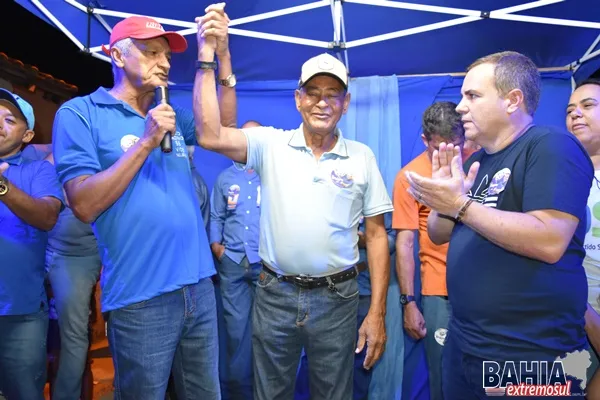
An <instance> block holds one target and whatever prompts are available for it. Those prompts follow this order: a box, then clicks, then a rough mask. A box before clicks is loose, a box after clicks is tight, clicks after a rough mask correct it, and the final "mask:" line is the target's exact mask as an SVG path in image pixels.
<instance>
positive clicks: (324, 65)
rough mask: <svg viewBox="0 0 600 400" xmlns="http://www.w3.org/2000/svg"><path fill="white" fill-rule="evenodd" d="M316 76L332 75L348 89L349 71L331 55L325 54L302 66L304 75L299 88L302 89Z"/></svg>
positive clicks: (301, 76) (301, 77)
mask: <svg viewBox="0 0 600 400" xmlns="http://www.w3.org/2000/svg"><path fill="white" fill-rule="evenodd" d="M316 75H331V76H333V77H334V78H337V79H339V80H340V81H341V82H342V83H343V84H344V88H345V89H348V71H346V66H345V65H344V64H343V63H342V62H341V61H340V60H338V59H337V58H335V57H333V56H332V55H330V54H327V53H323V54H319V55H318V56H316V57H313V58H311V59H310V60H308V61H306V62H305V63H304V64H303V65H302V74H301V75H300V81H299V82H298V86H300V87H302V86H304V85H305V84H306V82H308V81H309V80H311V79H312V78H313V77H314V76H316Z"/></svg>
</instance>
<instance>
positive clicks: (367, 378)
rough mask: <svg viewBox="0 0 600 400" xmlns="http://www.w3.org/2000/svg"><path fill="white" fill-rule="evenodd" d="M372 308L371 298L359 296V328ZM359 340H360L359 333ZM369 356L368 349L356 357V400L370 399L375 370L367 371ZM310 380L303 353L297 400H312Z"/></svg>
mask: <svg viewBox="0 0 600 400" xmlns="http://www.w3.org/2000/svg"><path fill="white" fill-rule="evenodd" d="M370 306H371V296H362V295H361V296H359V300H358V315H357V319H356V322H357V327H358V328H360V326H361V325H362V323H363V321H364V320H365V317H366V316H367V313H368V312H369V307H370ZM356 334H357V340H358V331H357V332H356ZM366 355H367V347H366V346H365V348H364V349H363V351H361V352H360V353H358V354H356V355H355V356H354V384H353V387H354V395H353V397H352V398H353V399H354V400H368V399H369V385H370V384H371V377H372V375H373V369H368V370H367V369H365V368H364V367H363V363H364V362H365V357H366ZM308 388H309V380H308V360H307V357H306V353H305V352H302V357H301V360H300V368H298V376H297V377H296V390H295V393H294V399H295V400H302V399H308V398H310V393H309V390H308Z"/></svg>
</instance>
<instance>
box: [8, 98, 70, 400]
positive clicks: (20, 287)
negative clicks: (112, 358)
mask: <svg viewBox="0 0 600 400" xmlns="http://www.w3.org/2000/svg"><path fill="white" fill-rule="evenodd" d="M34 125H35V117H34V114H33V108H32V107H31V105H30V104H29V103H27V102H26V101H25V100H23V99H22V98H21V97H19V96H17V95H15V94H12V93H11V92H9V91H7V90H4V89H0V221H1V223H0V254H1V256H2V261H1V264H2V268H0V371H1V372H0V393H2V394H3V395H4V396H5V397H6V398H8V399H31V400H36V399H43V398H44V385H45V383H46V333H47V330H48V304H47V298H46V291H45V289H44V276H45V269H44V256H45V253H46V243H47V240H48V234H47V231H49V230H50V229H52V228H53V227H54V225H55V224H56V220H57V218H58V214H59V213H60V211H61V208H62V202H63V195H62V191H61V190H60V186H59V184H58V181H57V179H56V173H55V172H54V168H52V165H51V164H50V163H48V162H46V161H29V162H28V161H26V160H24V159H23V157H22V156H21V146H22V145H23V144H24V143H29V142H30V141H31V139H32V138H33V136H34V132H33V129H34Z"/></svg>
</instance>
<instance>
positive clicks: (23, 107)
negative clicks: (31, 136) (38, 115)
mask: <svg viewBox="0 0 600 400" xmlns="http://www.w3.org/2000/svg"><path fill="white" fill-rule="evenodd" d="M0 100H6V101H8V102H9V103H11V104H12V105H14V106H15V107H17V109H18V110H19V111H20V112H21V114H23V117H24V118H25V121H27V129H30V130H33V127H34V126H35V116H34V115H33V107H31V104H29V103H28V102H26V101H25V100H23V98H22V97H21V96H19V95H16V94H14V93H12V92H9V91H8V90H6V89H0Z"/></svg>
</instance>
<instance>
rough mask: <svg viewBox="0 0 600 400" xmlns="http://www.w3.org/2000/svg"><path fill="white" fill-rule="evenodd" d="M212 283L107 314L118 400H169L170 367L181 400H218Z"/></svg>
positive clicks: (209, 281)
mask: <svg viewBox="0 0 600 400" xmlns="http://www.w3.org/2000/svg"><path fill="white" fill-rule="evenodd" d="M215 307H216V306H215V291H214V287H213V283H212V280H211V278H205V279H202V280H200V282H198V283H196V284H193V285H189V286H185V287H183V288H182V289H179V290H176V291H174V292H170V293H166V294H163V295H160V296H157V297H154V298H152V299H150V300H146V301H142V302H140V303H136V304H132V305H130V306H126V307H123V308H119V309H117V310H113V311H110V312H109V313H108V341H109V345H110V350H111V353H112V357H113V364H114V368H115V399H117V400H119V399H131V400H139V399H144V400H164V398H165V392H166V389H167V383H168V380H169V374H170V373H171V368H172V369H173V376H174V381H175V391H176V393H177V398H178V399H179V400H192V399H203V400H219V399H220V398H221V393H220V390H219V367H218V354H219V344H218V338H217V314H216V308H215Z"/></svg>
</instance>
